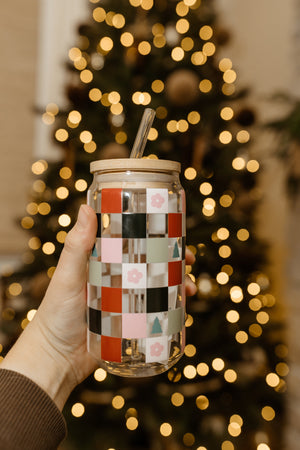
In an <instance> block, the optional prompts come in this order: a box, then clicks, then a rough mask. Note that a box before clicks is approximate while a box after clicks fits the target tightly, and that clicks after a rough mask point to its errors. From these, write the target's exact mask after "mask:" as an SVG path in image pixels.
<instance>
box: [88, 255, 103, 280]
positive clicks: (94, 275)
mask: <svg viewBox="0 0 300 450" xmlns="http://www.w3.org/2000/svg"><path fill="white" fill-rule="evenodd" d="M101 264H102V263H101V262H100V261H95V260H92V259H90V261H89V283H90V284H91V285H92V286H101V281H102V280H101V278H102V276H101Z"/></svg>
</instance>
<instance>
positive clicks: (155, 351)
mask: <svg viewBox="0 0 300 450" xmlns="http://www.w3.org/2000/svg"><path fill="white" fill-rule="evenodd" d="M163 349H164V346H163V345H161V344H160V343H159V342H155V344H153V345H151V347H150V354H151V356H160V355H161V354H162V351H163Z"/></svg>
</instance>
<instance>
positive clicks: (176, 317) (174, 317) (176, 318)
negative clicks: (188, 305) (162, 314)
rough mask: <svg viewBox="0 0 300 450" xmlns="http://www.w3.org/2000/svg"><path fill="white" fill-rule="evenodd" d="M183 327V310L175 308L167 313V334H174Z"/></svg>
mask: <svg viewBox="0 0 300 450" xmlns="http://www.w3.org/2000/svg"><path fill="white" fill-rule="evenodd" d="M183 325H184V308H176V309H172V310H170V311H168V334H176V333H179V332H180V331H181V330H182V327H183Z"/></svg>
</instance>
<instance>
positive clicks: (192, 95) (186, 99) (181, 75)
mask: <svg viewBox="0 0 300 450" xmlns="http://www.w3.org/2000/svg"><path fill="white" fill-rule="evenodd" d="M199 81H200V80H199V77H198V75H197V74H196V73H195V72H193V71H192V70H187V69H178V70H175V71H174V72H172V73H171V75H170V76H169V77H168V78H167V80H166V95H167V97H168V99H169V100H170V102H171V103H173V104H174V105H176V106H186V105H189V104H192V103H195V102H196V101H197V99H198V97H199Z"/></svg>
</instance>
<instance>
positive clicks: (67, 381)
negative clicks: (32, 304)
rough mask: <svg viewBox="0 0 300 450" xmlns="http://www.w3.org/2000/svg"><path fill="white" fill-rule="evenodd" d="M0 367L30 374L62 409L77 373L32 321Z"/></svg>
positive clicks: (25, 374)
mask: <svg viewBox="0 0 300 450" xmlns="http://www.w3.org/2000/svg"><path fill="white" fill-rule="evenodd" d="M1 368H3V369H8V370H13V371H15V372H19V373H21V374H22V375H24V376H26V377H27V378H30V379H31V380H32V381H33V382H35V383H36V384H37V385H38V386H39V387H40V388H42V389H43V390H44V391H45V392H46V393H47V394H48V395H49V397H50V398H51V399H52V400H53V401H54V402H55V404H56V406H57V407H58V409H59V410H60V411H62V409H63V407H64V404H65V402H66V400H67V399H68V397H69V395H70V393H71V392H72V390H73V389H74V387H75V386H76V384H77V383H76V377H75V375H74V373H73V369H72V367H71V365H70V364H69V363H68V361H67V360H66V359H65V358H64V357H63V355H60V354H59V353H57V352H56V351H55V350H54V349H53V347H52V346H51V344H50V343H49V342H47V338H46V337H45V336H44V335H43V334H42V333H41V332H40V330H39V329H38V327H36V326H35V323H34V321H33V322H31V323H30V324H28V326H27V327H26V329H25V330H24V331H23V332H22V334H21V336H20V337H19V339H18V340H17V342H16V343H15V345H14V346H13V347H12V349H11V350H10V351H9V353H8V354H7V356H6V357H5V358H4V360H3V361H2V363H1Z"/></svg>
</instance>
